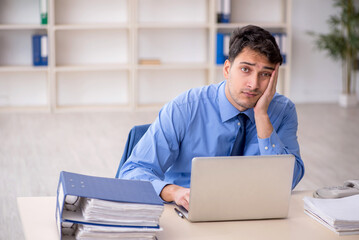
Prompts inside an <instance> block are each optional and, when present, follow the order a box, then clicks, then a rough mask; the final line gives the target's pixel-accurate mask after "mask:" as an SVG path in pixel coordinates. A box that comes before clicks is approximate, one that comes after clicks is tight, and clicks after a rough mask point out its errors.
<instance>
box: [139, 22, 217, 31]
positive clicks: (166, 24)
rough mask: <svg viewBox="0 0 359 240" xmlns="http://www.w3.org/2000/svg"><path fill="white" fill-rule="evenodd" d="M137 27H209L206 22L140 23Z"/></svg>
mask: <svg viewBox="0 0 359 240" xmlns="http://www.w3.org/2000/svg"><path fill="white" fill-rule="evenodd" d="M136 27H137V28H139V29H198V28H199V29H201V28H209V27H210V25H209V24H206V23H195V22H194V23H140V24H138V25H137V26H136Z"/></svg>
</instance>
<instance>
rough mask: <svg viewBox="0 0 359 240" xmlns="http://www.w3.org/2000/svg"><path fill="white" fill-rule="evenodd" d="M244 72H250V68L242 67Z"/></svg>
mask: <svg viewBox="0 0 359 240" xmlns="http://www.w3.org/2000/svg"><path fill="white" fill-rule="evenodd" d="M241 70H242V72H249V68H246V67H241Z"/></svg>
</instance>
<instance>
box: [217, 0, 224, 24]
mask: <svg viewBox="0 0 359 240" xmlns="http://www.w3.org/2000/svg"><path fill="white" fill-rule="evenodd" d="M216 12H217V23H221V22H222V18H223V0H217V11H216Z"/></svg>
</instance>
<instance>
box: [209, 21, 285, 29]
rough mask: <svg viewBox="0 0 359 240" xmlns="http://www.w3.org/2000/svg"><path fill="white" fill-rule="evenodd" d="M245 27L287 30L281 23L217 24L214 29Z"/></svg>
mask: <svg viewBox="0 0 359 240" xmlns="http://www.w3.org/2000/svg"><path fill="white" fill-rule="evenodd" d="M247 25H257V26H261V27H263V28H265V29H269V30H272V29H279V30H284V29H286V28H287V24H286V23H283V22H278V23H268V22H262V23H253V22H247V23H243V22H241V23H218V24H216V28H217V29H231V30H232V29H235V28H238V27H244V26H247Z"/></svg>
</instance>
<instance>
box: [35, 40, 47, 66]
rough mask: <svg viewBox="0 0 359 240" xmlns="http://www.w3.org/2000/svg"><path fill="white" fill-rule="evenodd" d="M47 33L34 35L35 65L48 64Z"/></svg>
mask: <svg viewBox="0 0 359 240" xmlns="http://www.w3.org/2000/svg"><path fill="white" fill-rule="evenodd" d="M48 55H49V54H48V41H47V35H33V36H32V60H33V65H34V66H47V65H48Z"/></svg>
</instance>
